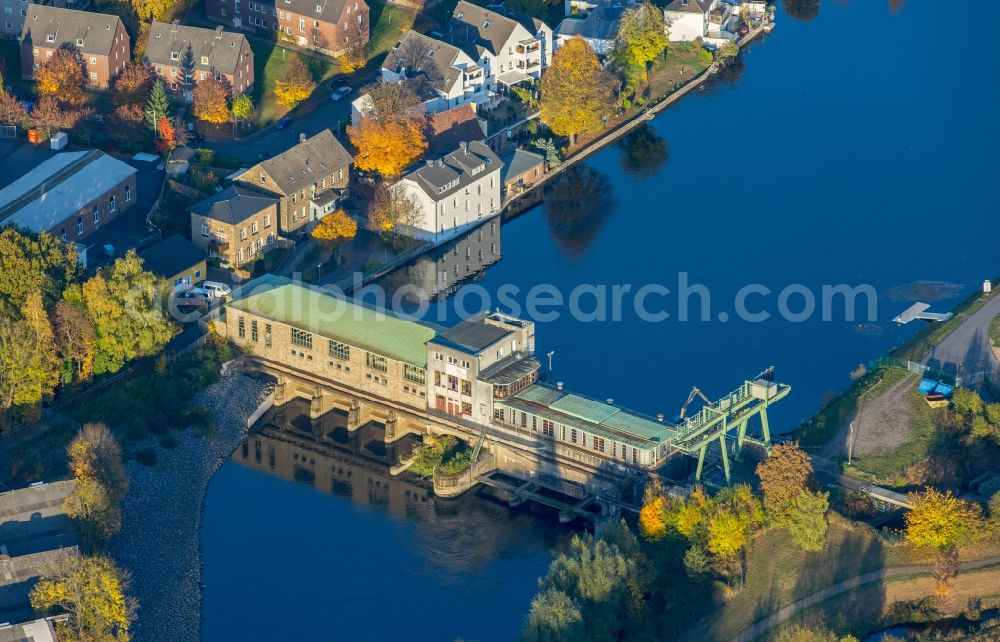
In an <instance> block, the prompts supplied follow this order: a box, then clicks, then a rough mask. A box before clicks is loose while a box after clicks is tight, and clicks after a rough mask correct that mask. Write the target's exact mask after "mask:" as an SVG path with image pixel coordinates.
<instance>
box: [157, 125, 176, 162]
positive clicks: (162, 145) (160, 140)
mask: <svg viewBox="0 0 1000 642" xmlns="http://www.w3.org/2000/svg"><path fill="white" fill-rule="evenodd" d="M156 129H157V137H156V151H158V152H160V153H161V154H169V153H170V152H172V151H174V148H175V147H176V146H177V130H176V129H174V126H173V124H171V122H170V119H169V118H167V117H166V116H160V124H159V126H158V127H157V128H156Z"/></svg>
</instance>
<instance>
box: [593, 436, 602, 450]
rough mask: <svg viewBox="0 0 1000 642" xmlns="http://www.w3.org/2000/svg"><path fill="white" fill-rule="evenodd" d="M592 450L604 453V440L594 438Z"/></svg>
mask: <svg viewBox="0 0 1000 642" xmlns="http://www.w3.org/2000/svg"><path fill="white" fill-rule="evenodd" d="M594 450H596V451H598V452H604V438H603V437H594Z"/></svg>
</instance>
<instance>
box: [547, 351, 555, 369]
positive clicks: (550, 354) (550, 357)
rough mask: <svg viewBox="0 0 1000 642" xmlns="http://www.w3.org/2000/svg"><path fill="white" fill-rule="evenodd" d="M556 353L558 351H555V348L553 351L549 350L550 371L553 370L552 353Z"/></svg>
mask: <svg viewBox="0 0 1000 642" xmlns="http://www.w3.org/2000/svg"><path fill="white" fill-rule="evenodd" d="M555 353H556V351H555V350H552V351H550V352H549V354H548V355H547V356H548V358H549V372H552V355H554V354H555Z"/></svg>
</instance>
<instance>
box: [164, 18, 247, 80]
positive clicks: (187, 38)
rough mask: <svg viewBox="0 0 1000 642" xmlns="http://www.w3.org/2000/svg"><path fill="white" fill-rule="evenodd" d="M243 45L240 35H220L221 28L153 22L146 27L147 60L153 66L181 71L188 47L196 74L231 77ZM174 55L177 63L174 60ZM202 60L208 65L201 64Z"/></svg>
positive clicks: (243, 40)
mask: <svg viewBox="0 0 1000 642" xmlns="http://www.w3.org/2000/svg"><path fill="white" fill-rule="evenodd" d="M245 42H246V37H245V36H244V35H243V34H241V33H233V32H230V31H223V30H222V27H217V28H215V29H203V28H201V27H189V26H187V25H181V24H173V23H171V24H167V23H165V22H156V21H155V20H154V21H153V23H152V24H151V25H150V27H149V38H148V39H147V44H146V59H147V60H149V62H150V63H152V64H154V65H171V66H174V67H180V66H181V63H182V62H183V61H184V56H185V52H186V51H187V48H188V47H189V46H190V47H191V54H192V58H193V60H192V62H193V63H194V69H195V70H197V71H208V72H219V73H223V74H233V73H235V72H236V70H237V68H238V67H239V64H240V52H241V51H242V50H243V44H244V43H245ZM175 53H176V54H177V60H174V59H173V54H175ZM202 58H207V59H208V62H207V63H203V62H202Z"/></svg>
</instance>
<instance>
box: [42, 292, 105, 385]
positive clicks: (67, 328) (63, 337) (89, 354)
mask: <svg viewBox="0 0 1000 642" xmlns="http://www.w3.org/2000/svg"><path fill="white" fill-rule="evenodd" d="M77 290H79V288H77ZM52 332H53V337H54V340H55V345H56V354H57V355H58V356H59V360H60V362H61V363H62V368H61V370H62V373H63V382H64V383H69V382H70V381H73V380H74V379H76V380H81V381H86V380H88V379H90V377H91V374H92V373H93V371H94V347H95V342H96V339H97V337H96V335H95V333H94V324H92V323H91V322H90V318H89V317H88V316H87V310H86V308H84V307H83V301H82V300H79V301H70V300H66V299H64V300H61V301H59V302H58V303H56V305H55V309H54V310H53V313H52Z"/></svg>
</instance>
